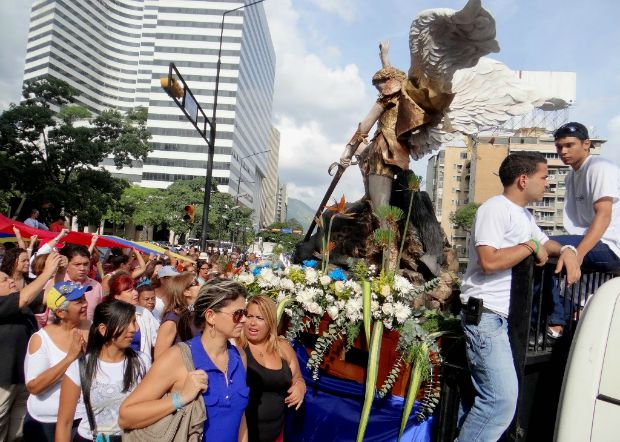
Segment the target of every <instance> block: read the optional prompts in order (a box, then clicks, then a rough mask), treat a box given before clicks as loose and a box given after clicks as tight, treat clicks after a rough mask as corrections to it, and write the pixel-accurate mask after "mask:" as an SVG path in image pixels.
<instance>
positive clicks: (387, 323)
mask: <svg viewBox="0 0 620 442" xmlns="http://www.w3.org/2000/svg"><path fill="white" fill-rule="evenodd" d="M383 325H384V326H385V328H387V329H388V330H392V319H391V318H390V319H387V318H386V319H384V320H383Z"/></svg>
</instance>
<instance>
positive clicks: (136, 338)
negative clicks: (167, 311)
mask: <svg viewBox="0 0 620 442" xmlns="http://www.w3.org/2000/svg"><path fill="white" fill-rule="evenodd" d="M141 340H142V333H140V330H138V331H137V332H136V334H135V335H133V339H132V340H131V344H130V347H131V348H133V349H134V350H135V351H137V352H139V351H140V341H141Z"/></svg>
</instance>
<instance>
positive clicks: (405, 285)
mask: <svg viewBox="0 0 620 442" xmlns="http://www.w3.org/2000/svg"><path fill="white" fill-rule="evenodd" d="M394 290H396V291H397V292H399V293H402V294H407V293H409V292H410V291H412V290H413V284H411V283H410V282H409V280H408V279H407V278H404V277H402V276H400V275H395V276H394Z"/></svg>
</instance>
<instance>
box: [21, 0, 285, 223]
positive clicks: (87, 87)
mask: <svg viewBox="0 0 620 442" xmlns="http://www.w3.org/2000/svg"><path fill="white" fill-rule="evenodd" d="M243 5H244V1H241V0H237V1H234V0H210V1H202V0H79V1H78V0H34V1H33V4H32V9H31V18H30V30H29V35H28V44H27V53H26V65H25V70H24V80H29V79H36V78H41V77H44V76H47V75H51V76H54V77H57V78H62V79H64V80H65V81H67V82H68V83H69V84H70V85H71V86H73V87H75V88H76V89H77V90H78V91H79V93H80V96H79V97H78V101H79V102H80V103H81V104H83V105H84V106H86V107H88V108H89V109H90V110H91V111H93V112H94V113H98V112H101V111H102V110H104V109H110V108H113V109H118V110H120V111H127V110H129V109H131V108H133V107H136V106H145V107H148V123H147V124H148V127H149V130H150V131H151V133H152V135H153V136H152V138H151V144H152V148H153V151H152V152H151V153H150V154H149V157H148V159H147V160H146V161H144V162H142V161H135V162H134V167H131V168H124V169H120V170H118V169H116V168H115V166H114V165H113V163H112V161H111V159H110V160H106V161H105V162H104V164H103V166H104V167H105V168H106V169H108V170H109V171H110V172H112V173H113V174H114V175H115V176H118V177H123V178H126V179H128V180H130V181H132V182H134V183H137V184H139V185H142V186H146V187H158V188H164V187H167V186H168V185H169V184H171V183H172V182H174V181H176V180H179V179H191V178H194V177H204V176H205V171H206V164H207V146H206V143H205V141H204V140H203V139H202V137H201V136H200V135H199V134H198V133H197V131H196V130H195V129H194V128H193V126H192V125H191V123H190V122H189V121H187V119H186V117H185V116H184V115H183V114H182V112H181V111H180V109H178V108H177V106H176V104H175V103H174V102H173V101H172V99H171V98H169V97H168V96H167V94H166V93H165V92H164V91H163V90H162V88H161V86H160V83H159V79H160V77H163V76H166V75H167V73H168V65H169V63H170V62H171V61H172V62H174V63H175V64H176V66H177V68H178V69H179V71H180V72H181V74H182V75H183V77H184V79H185V80H186V82H187V83H188V85H189V87H190V88H191V89H192V92H193V93H194V95H195V96H196V98H197V101H198V102H199V103H200V105H201V106H202V108H203V109H204V111H205V113H206V114H207V116H208V117H209V118H211V115H212V109H213V107H212V106H213V99H214V89H215V79H216V70H217V57H218V49H219V45H220V29H221V28H220V26H221V23H222V16H223V13H224V12H225V11H229V10H231V9H235V8H237V7H240V6H243ZM274 76H275V53H274V50H273V44H272V42H271V36H270V34H269V28H268V25H267V19H266V16H265V11H264V9H263V5H262V4H257V5H253V6H250V7H248V8H245V9H241V10H239V11H236V12H233V13H230V14H227V15H226V19H225V24H224V31H223V37H222V61H221V73H220V80H219V93H218V108H217V116H216V122H217V133H216V143H215V158H214V170H213V177H214V181H215V182H216V183H217V184H218V188H219V190H220V191H224V192H230V193H231V194H233V196H237V197H238V200H239V202H240V203H242V204H244V205H245V206H248V207H251V208H253V209H254V210H255V213H256V224H257V225H258V224H259V223H260V221H261V220H262V219H263V218H264V214H261V211H262V210H264V208H265V204H264V203H262V202H261V197H262V196H263V195H262V193H263V192H264V189H265V186H264V184H263V181H265V180H268V179H274V180H277V176H276V177H271V176H270V175H271V174H273V173H277V168H276V170H275V172H274V171H273V167H269V162H270V160H269V157H268V155H261V154H258V155H255V156H251V157H249V155H251V154H252V153H256V152H261V151H265V150H269V149H270V147H271V144H272V143H273V139H272V133H271V130H272V126H271V120H272V99H273V84H274ZM244 157H247V158H245V159H244V160H241V159H242V158H244ZM272 160H273V159H272ZM237 183H239V193H238V195H235V194H236V193H237Z"/></svg>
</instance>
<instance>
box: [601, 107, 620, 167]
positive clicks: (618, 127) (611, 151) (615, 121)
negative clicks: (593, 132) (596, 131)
mask: <svg viewBox="0 0 620 442" xmlns="http://www.w3.org/2000/svg"><path fill="white" fill-rule="evenodd" d="M607 130H608V132H609V138H608V141H607V143H605V144H603V153H604V155H605V156H606V157H607V158H609V159H610V160H612V161H614V162H615V163H616V164H620V150H618V143H619V142H620V114H618V115H616V116H615V117H613V118H612V119H611V120H609V122H608V123H607Z"/></svg>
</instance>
